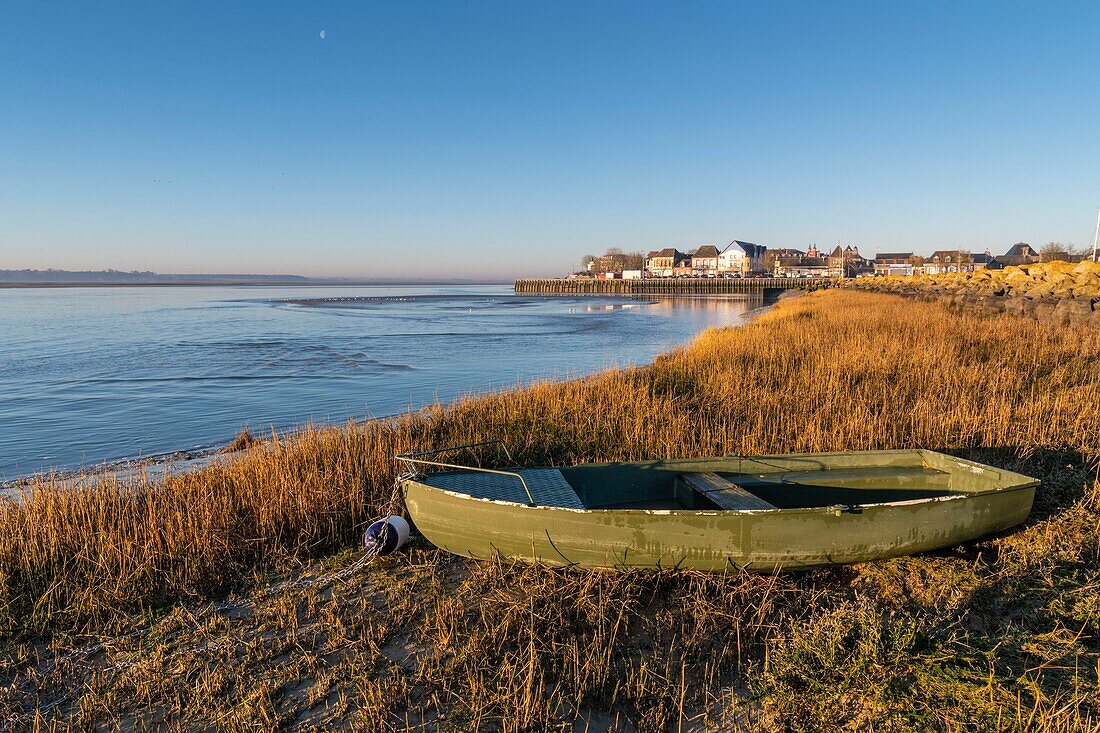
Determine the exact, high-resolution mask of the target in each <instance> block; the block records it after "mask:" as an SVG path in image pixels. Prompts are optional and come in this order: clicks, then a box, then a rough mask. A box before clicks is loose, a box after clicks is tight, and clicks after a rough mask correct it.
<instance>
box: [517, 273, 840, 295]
mask: <svg viewBox="0 0 1100 733" xmlns="http://www.w3.org/2000/svg"><path fill="white" fill-rule="evenodd" d="M836 284H837V279H836V278H823V277H821V278H802V277H731V278H714V277H647V278H633V279H613V280H612V279H606V280H605V279H602V278H588V277H584V278H579V277H578V278H521V279H519V280H516V293H523V294H528V295H764V296H767V295H772V294H777V293H780V292H782V291H784V290H821V289H824V288H830V287H834V286H835V285H836Z"/></svg>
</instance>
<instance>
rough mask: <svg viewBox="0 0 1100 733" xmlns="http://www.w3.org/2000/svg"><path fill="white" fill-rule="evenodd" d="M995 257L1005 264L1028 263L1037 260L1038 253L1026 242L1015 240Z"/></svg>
mask: <svg viewBox="0 0 1100 733" xmlns="http://www.w3.org/2000/svg"><path fill="white" fill-rule="evenodd" d="M997 259H998V260H1000V261H1001V262H1003V263H1004V264H1005V265H1030V264H1031V263H1033V262H1038V261H1039V253H1038V252H1036V251H1035V249H1034V248H1033V247H1032V246H1031V245H1030V244H1028V243H1027V242H1017V243H1016V244H1014V245H1012V246H1011V247H1009V248H1008V251H1007V252H1005V253H1004V254H1003V255H1001V256H1000V257H998V258H997Z"/></svg>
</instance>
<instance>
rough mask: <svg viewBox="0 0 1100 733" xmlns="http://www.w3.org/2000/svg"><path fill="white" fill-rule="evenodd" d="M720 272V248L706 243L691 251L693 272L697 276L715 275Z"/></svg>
mask: <svg viewBox="0 0 1100 733" xmlns="http://www.w3.org/2000/svg"><path fill="white" fill-rule="evenodd" d="M717 273H718V248H717V247H715V246H714V245H713V244H704V245H703V246H702V247H700V248H699V249H697V250H695V251H694V252H692V253H691V274H692V275H694V276H695V277H714V275H716V274H717Z"/></svg>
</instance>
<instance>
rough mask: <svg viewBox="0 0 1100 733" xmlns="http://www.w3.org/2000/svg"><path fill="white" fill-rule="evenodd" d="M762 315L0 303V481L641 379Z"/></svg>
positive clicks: (321, 295) (526, 303)
mask: <svg viewBox="0 0 1100 733" xmlns="http://www.w3.org/2000/svg"><path fill="white" fill-rule="evenodd" d="M758 305H759V303H758V302H755V301H749V300H714V299H676V300H657V301H651V302H644V301H636V300H627V299H612V298H593V297H585V298H570V297H552V298H539V297H534V296H526V295H519V296H517V295H515V294H513V293H512V292H511V288H509V287H504V286H467V287H354V288H352V287H348V288H313V287H271V288H267V287H263V288H257V287H248V288H233V287H200V288H60V289H27V290H0V478H9V479H10V478H13V477H16V476H19V475H22V474H26V473H31V472H34V471H38V470H42V469H44V468H60V469H71V468H78V467H80V466H82V465H84V466H90V465H94V464H97V463H101V462H103V461H105V460H117V459H122V458H132V457H138V456H151V455H158V454H163V453H168V452H173V451H178V450H190V449H196V448H203V447H209V446H211V445H215V444H218V443H223V442H227V441H228V440H229V439H230V438H232V436H233V434H234V433H235V432H236V431H237V430H238V429H239V428H240V427H241V425H243V424H245V423H247V424H249V425H250V426H251V427H252V429H253V430H260V431H263V430H266V429H268V427H269V426H274V427H276V428H278V429H280V430H285V429H290V428H293V427H295V426H298V425H302V424H304V423H307V422H310V421H313V422H332V421H343V420H346V419H348V418H364V417H369V416H380V415H391V414H394V413H397V412H400V411H403V410H405V409H408V408H409V407H410V406H411V407H420V406H423V405H426V404H430V403H432V402H434V401H436V400H444V401H445V400H450V399H453V398H454V397H456V396H459V395H462V394H465V393H469V392H471V391H480V390H485V389H491V388H494V387H501V386H510V385H513V384H516V383H517V382H524V381H529V380H531V379H534V378H538V377H566V376H576V375H580V374H584V373H589V372H592V371H595V370H598V369H601V368H605V367H610V366H616V365H627V364H637V363H644V362H646V361H649V360H651V359H652V358H653V357H654V356H655V355H656V354H658V353H660V352H662V351H665V350H667V349H669V348H672V347H674V346H677V345H679V344H683V343H685V342H687V341H689V340H690V339H691V338H692V336H694V335H695V334H696V333H698V332H699V331H701V330H702V329H704V328H706V327H708V326H716V325H729V324H736V323H739V322H741V319H742V316H743V315H744V314H745V313H746V312H747V311H748V310H749V309H750V308H751V307H756V306H758Z"/></svg>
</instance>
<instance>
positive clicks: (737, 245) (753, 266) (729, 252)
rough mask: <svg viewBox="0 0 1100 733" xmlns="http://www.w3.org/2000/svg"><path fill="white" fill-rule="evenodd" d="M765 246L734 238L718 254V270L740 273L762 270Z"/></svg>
mask: <svg viewBox="0 0 1100 733" xmlns="http://www.w3.org/2000/svg"><path fill="white" fill-rule="evenodd" d="M767 251H768V248H767V247H763V246H761V245H759V244H753V243H752V242H739V241H737V240H734V241H732V242H730V243H729V246H728V247H726V248H725V249H724V250H722V252H721V253H719V255H718V272H720V273H734V272H739V273H741V274H742V275H744V274H748V273H750V272H763V270H764V253H765V252H767Z"/></svg>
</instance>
